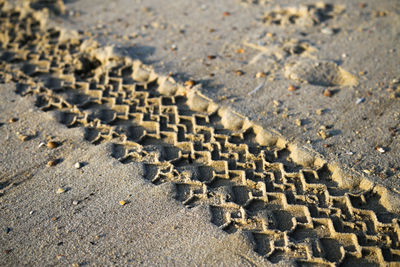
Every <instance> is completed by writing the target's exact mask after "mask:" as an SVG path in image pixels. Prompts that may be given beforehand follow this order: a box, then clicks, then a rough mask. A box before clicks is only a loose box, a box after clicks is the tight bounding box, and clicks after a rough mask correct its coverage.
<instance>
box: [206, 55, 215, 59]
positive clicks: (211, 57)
mask: <svg viewBox="0 0 400 267" xmlns="http://www.w3.org/2000/svg"><path fill="white" fill-rule="evenodd" d="M207 58H208V59H210V60H212V59H216V58H217V56H215V55H209V56H207Z"/></svg>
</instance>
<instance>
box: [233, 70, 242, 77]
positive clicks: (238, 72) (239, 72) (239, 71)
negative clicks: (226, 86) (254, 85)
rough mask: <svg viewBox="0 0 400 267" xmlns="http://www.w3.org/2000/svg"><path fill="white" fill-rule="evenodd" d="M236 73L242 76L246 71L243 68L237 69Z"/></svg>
mask: <svg viewBox="0 0 400 267" xmlns="http://www.w3.org/2000/svg"><path fill="white" fill-rule="evenodd" d="M235 74H236V75H237V76H242V75H243V74H244V72H243V71H242V70H235Z"/></svg>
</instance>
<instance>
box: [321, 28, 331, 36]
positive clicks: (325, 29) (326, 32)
mask: <svg viewBox="0 0 400 267" xmlns="http://www.w3.org/2000/svg"><path fill="white" fill-rule="evenodd" d="M321 32H322V33H323V34H326V35H332V34H334V31H333V30H332V29H331V28H322V29H321Z"/></svg>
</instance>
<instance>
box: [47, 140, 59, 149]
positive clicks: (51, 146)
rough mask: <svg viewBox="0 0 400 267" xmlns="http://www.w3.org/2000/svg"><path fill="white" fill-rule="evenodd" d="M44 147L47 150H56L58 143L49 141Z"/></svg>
mask: <svg viewBox="0 0 400 267" xmlns="http://www.w3.org/2000/svg"><path fill="white" fill-rule="evenodd" d="M46 146H47V147H48V148H56V147H58V146H59V143H58V142H55V141H49V142H47V144H46Z"/></svg>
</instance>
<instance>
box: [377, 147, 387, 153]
mask: <svg viewBox="0 0 400 267" xmlns="http://www.w3.org/2000/svg"><path fill="white" fill-rule="evenodd" d="M376 150H377V151H378V152H379V153H381V154H383V153H385V152H386V150H385V149H384V148H383V147H380V146H377V147H376Z"/></svg>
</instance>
